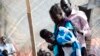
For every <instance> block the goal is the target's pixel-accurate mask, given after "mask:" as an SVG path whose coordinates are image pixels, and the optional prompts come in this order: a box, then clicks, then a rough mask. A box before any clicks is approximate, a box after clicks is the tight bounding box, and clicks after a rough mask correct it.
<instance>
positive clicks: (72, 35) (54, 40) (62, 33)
mask: <svg viewBox="0 0 100 56" xmlns="http://www.w3.org/2000/svg"><path fill="white" fill-rule="evenodd" d="M49 14H50V17H51V19H52V21H53V22H54V24H55V26H54V27H55V28H54V32H53V33H52V32H50V31H48V30H47V29H42V30H41V31H40V36H41V37H42V38H43V39H45V40H46V42H47V43H49V44H48V49H49V50H51V51H52V52H53V56H92V55H91V54H90V55H89V54H87V49H86V39H89V38H90V37H91V30H90V27H89V24H88V22H87V17H86V14H85V13H84V12H83V11H80V10H75V9H73V8H71V4H70V3H67V0H60V3H56V4H54V5H52V7H51V8H50V10H49ZM40 56H43V55H40Z"/></svg>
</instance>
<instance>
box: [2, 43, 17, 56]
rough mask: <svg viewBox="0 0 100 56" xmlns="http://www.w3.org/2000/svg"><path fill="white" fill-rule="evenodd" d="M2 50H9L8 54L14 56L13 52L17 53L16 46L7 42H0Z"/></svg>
mask: <svg viewBox="0 0 100 56" xmlns="http://www.w3.org/2000/svg"><path fill="white" fill-rule="evenodd" d="M0 50H1V51H3V50H7V51H8V56H13V55H12V54H13V53H15V52H16V51H15V48H14V46H13V45H12V44H11V43H6V44H5V45H4V44H0Z"/></svg>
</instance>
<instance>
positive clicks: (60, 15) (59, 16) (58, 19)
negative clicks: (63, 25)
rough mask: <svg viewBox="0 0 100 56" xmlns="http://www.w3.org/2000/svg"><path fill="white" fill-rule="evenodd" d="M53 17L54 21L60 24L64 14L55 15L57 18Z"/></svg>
mask: <svg viewBox="0 0 100 56" xmlns="http://www.w3.org/2000/svg"><path fill="white" fill-rule="evenodd" d="M51 17H52V20H53V21H54V22H55V23H56V24H58V23H59V22H60V20H61V19H62V18H63V16H62V14H61V13H58V14H55V16H51Z"/></svg>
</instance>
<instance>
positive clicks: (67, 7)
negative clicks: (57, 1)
mask: <svg viewBox="0 0 100 56" xmlns="http://www.w3.org/2000/svg"><path fill="white" fill-rule="evenodd" d="M61 8H62V10H63V11H64V12H65V14H66V15H70V14H71V10H72V9H71V7H70V5H68V4H67V3H66V2H65V1H63V2H61Z"/></svg>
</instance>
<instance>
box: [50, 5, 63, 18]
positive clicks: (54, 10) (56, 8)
mask: <svg viewBox="0 0 100 56" xmlns="http://www.w3.org/2000/svg"><path fill="white" fill-rule="evenodd" d="M49 14H50V16H51V17H53V18H57V17H56V14H60V15H62V11H61V8H60V6H59V4H54V5H53V6H52V7H51V8H50V10H49Z"/></svg>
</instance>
